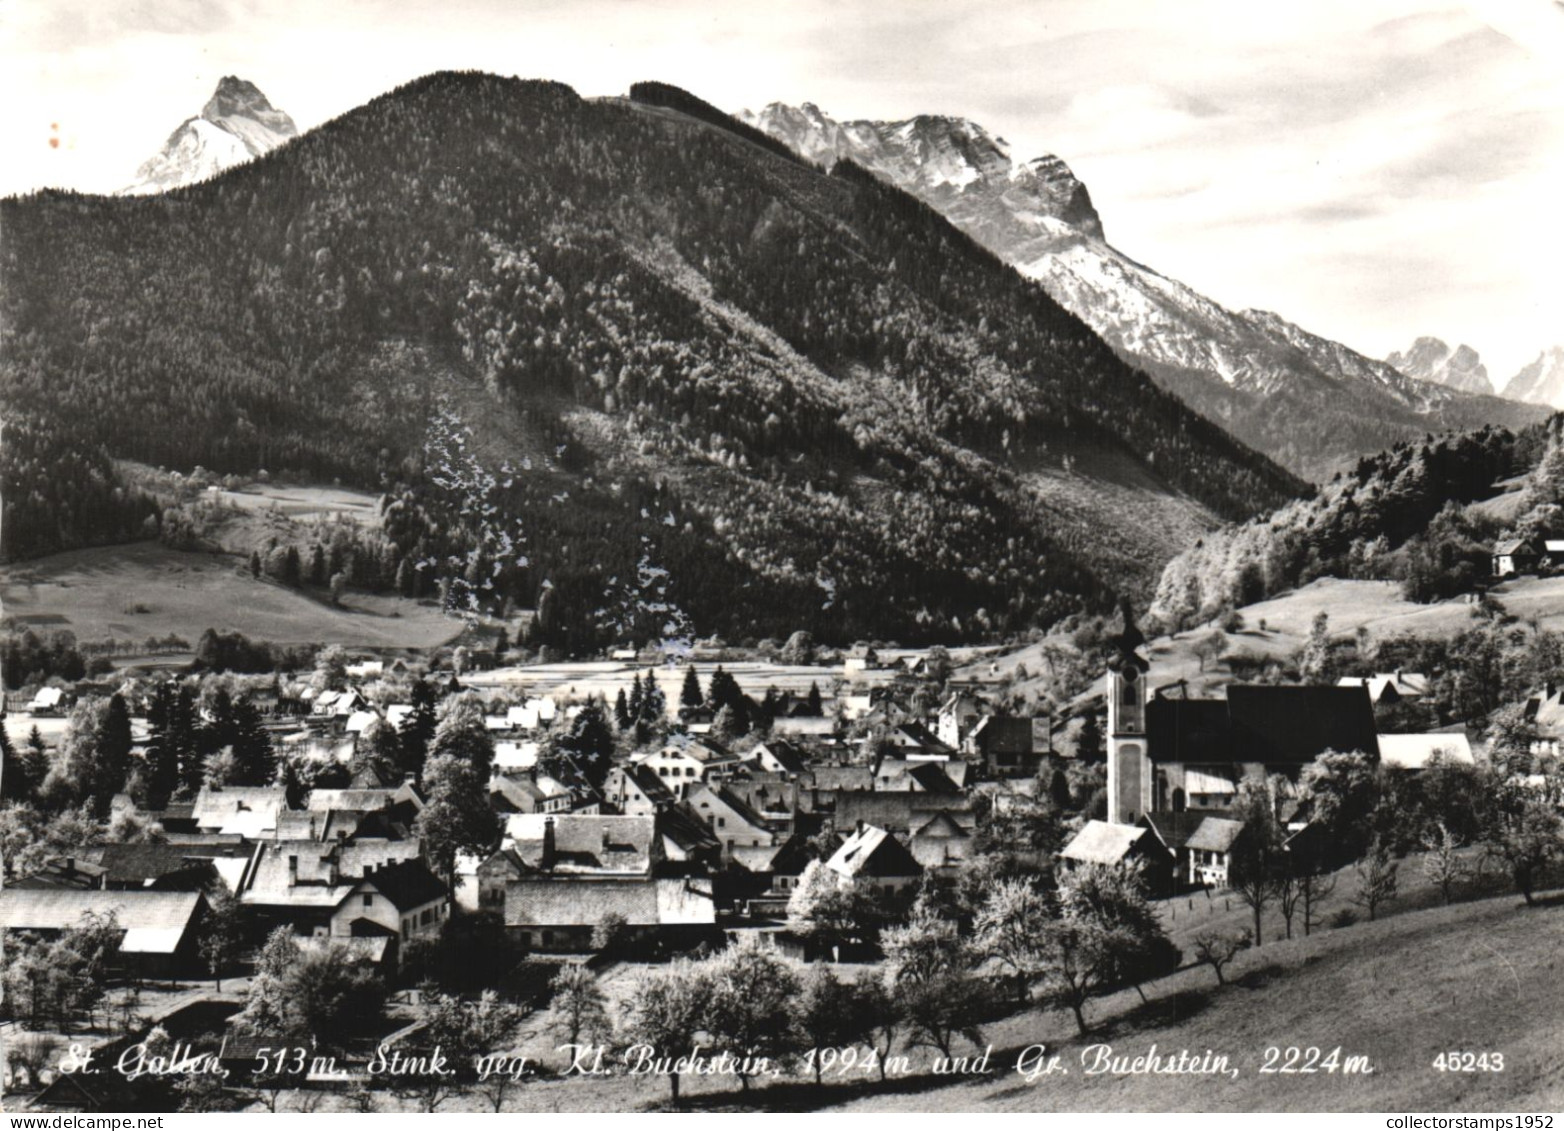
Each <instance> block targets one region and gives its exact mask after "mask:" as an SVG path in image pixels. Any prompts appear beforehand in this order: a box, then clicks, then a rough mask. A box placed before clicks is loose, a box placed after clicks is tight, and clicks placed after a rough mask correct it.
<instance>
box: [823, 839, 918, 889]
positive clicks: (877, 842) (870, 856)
mask: <svg viewBox="0 0 1564 1131" xmlns="http://www.w3.org/2000/svg"><path fill="white" fill-rule="evenodd" d="M825 866H826V868H827V869H828V870H830V871H831V872H832V873H834V874H835V875H836V877H837V882H838V883H839V884H840V885H841V886H842V887H843V888H856V889H857V890H859V891H862V892H873V893H878V894H883V895H886V896H890V897H895V896H899V895H901V894H902V893H903V892H905V891H907V890H908V889H909V888H911V887H913V886H914V885H916V884H917V883H918V881H919V880H921V879H922V878H923V867H922V865H920V864H919V863H918V861H917V860H916V859H914V857H913V855H912V853H911V852H910V851H908V849H907V847H906V846H905V845H904V844H902V843H901V841H899V840H897V839H896V838H895V837H894V836H892V835H891V834H890V833H888V832H887V831H886V830H884V829H882V828H877V827H875V826H874V825H859V826H858V827H857V828H856V829H854V830H853V832H852V834H851V835H849V836H848V837H847V839H846V840H844V841H842V846H841V847H840V848H838V849H837V850H836V851H835V852H834V853H832V855H831V858H830V859H829V860H827V861H826V862H825Z"/></svg>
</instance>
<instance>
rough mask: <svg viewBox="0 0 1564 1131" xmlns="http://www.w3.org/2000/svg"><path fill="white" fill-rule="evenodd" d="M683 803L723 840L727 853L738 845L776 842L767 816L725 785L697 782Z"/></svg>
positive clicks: (753, 845) (764, 844) (760, 844)
mask: <svg viewBox="0 0 1564 1131" xmlns="http://www.w3.org/2000/svg"><path fill="white" fill-rule="evenodd" d="M683 804H684V807H685V809H686V810H687V811H688V812H690V813H691V814H693V815H694V816H695V817H697V818H698V819H699V820H701V821H703V822H704V823H705V824H706V827H707V828H709V829H711V831H712V835H713V836H715V837H716V838H717V839H718V840H719V841H721V842H722V846H723V851H724V854H731V853H732V852H733V850H734V849H735V848H740V847H744V848H754V847H757V846H765V847H770V846H771V845H773V844H775V843H776V836H775V834H773V832H772V831H771V829H770V828H769V827H767V824H766V819H765V818H764V817H763V816H761V815H760V814H759V813H757V812H756V811H755V810H754V809H753V808H751V807H750V805H749V804H748V803H747V802H745V801H744V800H743V799H742V798H741V797H739V796H738V795H737V794H735V793H734V792H733V791H732V790H730V789H728V788H726V787H725V786H720V785H717V786H714V785H708V784H706V783H704V782H697V783H696V784H695V785H693V786H691V787H690V788H689V791H688V792H687V793H686V794H685V798H684V802H683Z"/></svg>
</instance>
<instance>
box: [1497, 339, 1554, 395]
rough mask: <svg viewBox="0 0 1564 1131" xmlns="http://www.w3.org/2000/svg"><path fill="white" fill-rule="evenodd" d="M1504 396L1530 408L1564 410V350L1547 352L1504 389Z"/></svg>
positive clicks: (1524, 366) (1542, 353)
mask: <svg viewBox="0 0 1564 1131" xmlns="http://www.w3.org/2000/svg"><path fill="white" fill-rule="evenodd" d="M1504 395H1505V396H1506V397H1508V398H1510V399H1511V400H1515V401H1525V402H1526V403H1527V404H1540V405H1546V406H1547V407H1549V408H1564V346H1554V347H1553V348H1551V349H1545V350H1543V351H1542V352H1541V353H1539V354H1538V355H1537V359H1536V360H1535V361H1532V362H1530V363H1528V364H1526V365H1523V366H1522V367H1521V369H1520V371H1519V372H1517V373H1516V374H1515V376H1514V377H1511V378H1510V380H1509V383H1508V384H1506V385H1505V386H1504Z"/></svg>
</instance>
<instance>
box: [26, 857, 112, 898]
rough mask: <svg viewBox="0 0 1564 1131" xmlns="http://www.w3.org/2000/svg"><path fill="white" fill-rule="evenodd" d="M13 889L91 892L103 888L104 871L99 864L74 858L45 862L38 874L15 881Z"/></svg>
mask: <svg viewBox="0 0 1564 1131" xmlns="http://www.w3.org/2000/svg"><path fill="white" fill-rule="evenodd" d="M10 886H11V887H13V888H78V889H80V890H83V891H90V890H91V889H93V888H97V887H101V886H103V869H102V868H101V867H99V866H98V865H97V864H93V863H91V862H90V861H87V860H81V859H78V858H77V857H73V856H60V857H56V858H55V859H53V860H48V861H45V863H44V865H43V867H41V868H39V869H38V870H37V871H36V872H33V873H32V874H30V875H27V876H24V877H22V878H21V879H19V880H13V881H11V884H10Z"/></svg>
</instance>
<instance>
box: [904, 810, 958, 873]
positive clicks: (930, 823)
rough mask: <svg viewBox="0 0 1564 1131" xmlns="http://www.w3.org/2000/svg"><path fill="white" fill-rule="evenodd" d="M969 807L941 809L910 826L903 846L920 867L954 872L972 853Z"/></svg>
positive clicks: (931, 870) (926, 869) (934, 871)
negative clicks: (908, 837)
mask: <svg viewBox="0 0 1564 1131" xmlns="http://www.w3.org/2000/svg"><path fill="white" fill-rule="evenodd" d="M971 816H972V814H971V811H970V810H968V811H966V812H961V811H959V810H944V811H942V812H939V813H935V814H934V815H933V816H932V817H930V818H929V819H928V820H927V821H925V822H923V824H921V825H919V826H918V827H917V828H916V829H914V830H912V835H911V838H910V839H909V841H908V844H907V847H908V848H909V849H910V850H911V851H912V857H913V859H914V860H916V861H917V862H918V864H919V866H921V867H922V868H923V870H924V871H925V872H929V873H931V874H933V875H936V876H947V877H949V876H954V875H955V874H956V873H957V872H958V871H959V870H960V868H961V866H962V865H963V864H964V863H966V861H967V860H969V859H970V858H971V857H972V855H973V849H972V833H973V825H971V824H963V823H962V818H966V819H967V820H968V821H970V820H971Z"/></svg>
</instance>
